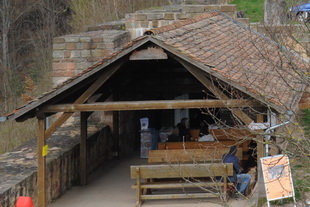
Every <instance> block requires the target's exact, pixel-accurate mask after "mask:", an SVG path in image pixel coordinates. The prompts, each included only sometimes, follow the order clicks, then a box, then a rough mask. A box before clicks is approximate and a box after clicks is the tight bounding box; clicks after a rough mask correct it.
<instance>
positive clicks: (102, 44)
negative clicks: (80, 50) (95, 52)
mask: <svg viewBox="0 0 310 207" xmlns="http://www.w3.org/2000/svg"><path fill="white" fill-rule="evenodd" d="M104 48H105V46H104V43H102V42H100V43H96V48H93V49H104Z"/></svg>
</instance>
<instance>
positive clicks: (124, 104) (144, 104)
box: [45, 99, 260, 113]
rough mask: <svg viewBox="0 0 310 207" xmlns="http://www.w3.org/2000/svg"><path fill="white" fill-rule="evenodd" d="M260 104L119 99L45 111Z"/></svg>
mask: <svg viewBox="0 0 310 207" xmlns="http://www.w3.org/2000/svg"><path fill="white" fill-rule="evenodd" d="M256 106H260V104H259V103H258V102H257V101H252V100H238V99H231V100H208V99H205V100H166V101H119V102H103V103H94V104H60V105H53V106H48V107H47V108H46V109H45V112H66V113H68V112H69V113H73V112H78V111H133V110H152V109H180V108H236V107H256Z"/></svg>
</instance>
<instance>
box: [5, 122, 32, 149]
mask: <svg viewBox="0 0 310 207" xmlns="http://www.w3.org/2000/svg"><path fill="white" fill-rule="evenodd" d="M0 132H1V133H0V154H2V153H5V152H8V151H11V150H13V149H14V148H16V147H18V146H20V145H21V144H23V143H24V142H26V141H28V140H31V139H34V138H35V137H36V134H37V122H36V119H29V120H27V121H25V122H21V123H17V122H15V121H7V122H4V123H0Z"/></svg>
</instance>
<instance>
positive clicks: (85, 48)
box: [83, 43, 91, 50]
mask: <svg viewBox="0 0 310 207" xmlns="http://www.w3.org/2000/svg"><path fill="white" fill-rule="evenodd" d="M90 44H91V43H83V49H84V50H90Z"/></svg>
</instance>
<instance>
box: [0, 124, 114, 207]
mask: <svg viewBox="0 0 310 207" xmlns="http://www.w3.org/2000/svg"><path fill="white" fill-rule="evenodd" d="M97 127H99V126H96V127H91V126H90V127H89V132H90V137H89V138H88V146H87V149H88V153H89V154H88V160H87V162H88V172H91V171H93V170H94V169H96V168H97V167H98V166H100V165H102V164H103V162H104V161H105V160H107V159H109V158H111V154H112V153H111V146H112V144H111V142H112V141H111V135H110V130H109V128H108V127H103V128H102V129H101V130H100V128H99V129H98V128H97ZM98 130H99V132H97V131H98ZM47 144H48V145H49V154H48V156H47V166H46V171H47V175H46V177H47V181H46V182H47V202H48V203H50V202H53V201H54V200H55V199H57V198H59V197H60V196H61V195H62V194H63V193H64V192H65V191H66V190H68V189H70V188H71V187H72V186H73V185H78V184H79V154H80V151H79V127H78V126H76V127H74V126H70V127H62V128H61V129H59V130H58V131H57V133H56V134H54V135H53V136H52V137H51V138H50V139H48V141H47ZM36 146H37V144H36V140H32V141H29V142H27V143H25V144H24V145H22V146H20V147H19V148H18V149H16V150H14V151H12V152H8V153H5V154H3V155H0V206H1V207H14V206H15V201H16V199H17V198H18V197H19V196H29V197H31V198H32V200H33V202H34V204H35V206H37V205H36V203H37V149H36Z"/></svg>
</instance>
